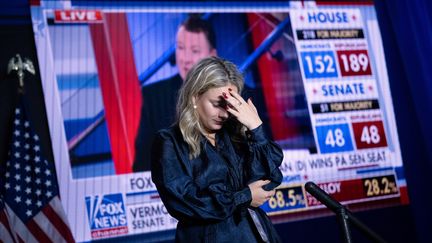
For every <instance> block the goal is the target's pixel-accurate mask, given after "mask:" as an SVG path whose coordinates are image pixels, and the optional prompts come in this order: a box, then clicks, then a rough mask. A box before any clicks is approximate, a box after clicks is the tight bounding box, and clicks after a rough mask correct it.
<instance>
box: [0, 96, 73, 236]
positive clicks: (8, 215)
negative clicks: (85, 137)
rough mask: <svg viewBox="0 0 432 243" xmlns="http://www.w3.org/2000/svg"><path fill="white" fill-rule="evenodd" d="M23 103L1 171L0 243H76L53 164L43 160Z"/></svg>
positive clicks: (20, 106) (20, 104)
mask: <svg viewBox="0 0 432 243" xmlns="http://www.w3.org/2000/svg"><path fill="white" fill-rule="evenodd" d="M22 102H23V100H22V99H21V100H20V103H19V106H18V107H17V108H16V109H15V119H14V124H13V132H12V133H13V135H12V142H11V146H10V150H9V153H8V160H7V161H6V163H1V167H0V192H1V193H0V242H1V241H3V242H75V241H74V239H73V236H72V234H71V231H70V229H69V226H68V224H67V220H66V215H65V213H64V211H63V207H62V204H61V202H60V198H59V190H58V185H57V179H56V175H55V169H54V163H52V162H51V161H47V160H46V159H45V157H44V156H43V154H42V152H41V142H40V138H39V136H38V135H37V134H35V133H34V132H33V129H32V126H31V125H30V122H29V120H28V119H27V117H26V112H25V109H24V105H23V104H22Z"/></svg>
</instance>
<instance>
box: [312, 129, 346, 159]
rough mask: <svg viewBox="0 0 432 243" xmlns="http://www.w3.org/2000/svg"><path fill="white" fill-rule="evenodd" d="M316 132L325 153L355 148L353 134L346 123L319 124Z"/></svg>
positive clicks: (321, 149) (322, 151)
mask: <svg viewBox="0 0 432 243" xmlns="http://www.w3.org/2000/svg"><path fill="white" fill-rule="evenodd" d="M316 134H317V137H318V142H319V148H320V151H321V153H323V154H325V153H334V152H343V151H351V150H353V145H352V142H351V134H350V131H349V127H348V124H346V123H344V124H336V125H327V126H317V127H316Z"/></svg>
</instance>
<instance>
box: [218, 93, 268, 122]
mask: <svg viewBox="0 0 432 243" xmlns="http://www.w3.org/2000/svg"><path fill="white" fill-rule="evenodd" d="M222 96H223V97H224V98H225V100H226V101H227V103H228V104H227V111H228V112H229V113H230V114H231V115H233V116H234V117H235V118H236V119H237V120H238V121H239V122H240V123H242V124H243V125H245V126H246V127H247V128H248V129H249V130H253V129H255V128H257V127H259V126H260V125H261V124H262V121H261V119H260V117H259V115H258V111H257V109H256V107H255V105H254V104H253V103H252V100H251V99H250V98H249V99H248V100H247V102H246V101H245V100H244V99H243V97H241V96H240V95H239V94H238V93H237V92H234V91H233V90H232V89H228V93H225V92H223V93H222Z"/></svg>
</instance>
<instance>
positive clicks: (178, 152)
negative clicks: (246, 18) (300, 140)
mask: <svg viewBox="0 0 432 243" xmlns="http://www.w3.org/2000/svg"><path fill="white" fill-rule="evenodd" d="M243 83H244V80H243V77H242V75H241V74H240V72H239V70H238V69H237V67H236V66H235V65H234V64H232V63H231V62H228V61H225V60H223V59H221V58H218V57H210V58H205V59H203V60H201V61H200V62H198V63H197V64H196V65H195V66H194V67H193V68H192V69H191V70H190V71H189V73H188V75H187V77H186V81H185V82H184V84H183V86H182V88H181V89H180V93H179V98H178V102H177V122H176V123H175V124H174V125H173V126H172V127H170V128H169V129H165V130H161V131H159V132H158V134H157V135H156V138H155V140H154V142H153V146H152V170H151V171H152V179H153V182H154V183H155V184H156V187H157V189H158V191H159V194H160V197H161V199H162V201H163V202H164V204H165V206H166V208H167V210H168V212H169V213H170V214H171V215H172V216H173V217H175V218H176V219H178V221H179V222H178V225H177V232H176V241H177V242H263V241H264V242H279V241H280V240H279V237H278V236H277V234H276V231H275V229H274V228H273V225H272V224H271V222H270V220H269V218H268V217H267V215H266V214H265V213H264V211H262V210H261V209H260V208H258V207H259V206H261V205H262V204H263V203H265V202H266V201H267V200H268V199H269V198H270V197H272V196H273V195H274V193H275V191H274V188H275V187H276V186H278V185H279V184H280V183H281V180H282V174H281V172H280V170H279V165H280V164H281V162H282V159H283V154H282V151H281V149H280V147H279V146H278V145H276V144H275V143H274V142H272V141H270V140H268V139H267V138H266V137H265V135H264V133H263V128H262V125H261V124H262V122H261V119H260V118H259V116H258V113H257V110H256V108H255V106H254V104H253V103H252V101H251V100H250V99H248V100H247V102H246V101H245V100H244V99H243V98H242V97H241V96H240V95H239V93H240V92H241V90H242V88H243Z"/></svg>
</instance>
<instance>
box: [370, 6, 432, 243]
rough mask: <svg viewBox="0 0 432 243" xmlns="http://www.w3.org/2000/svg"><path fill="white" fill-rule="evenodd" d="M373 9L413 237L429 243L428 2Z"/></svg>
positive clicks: (431, 48)
mask: <svg viewBox="0 0 432 243" xmlns="http://www.w3.org/2000/svg"><path fill="white" fill-rule="evenodd" d="M375 6H376V11H377V15H378V20H379V25H380V29H381V33H382V38H383V43H384V49H385V56H386V62H387V67H388V74H389V79H390V87H391V89H392V90H391V91H392V96H393V103H394V108H395V114H396V120H397V126H398V133H399V139H400V145H401V149H402V156H403V160H404V166H405V173H406V178H407V184H408V192H409V196H410V201H411V203H410V209H411V213H412V215H413V217H414V220H415V225H416V230H417V232H416V233H417V239H418V240H419V241H420V242H432V234H430V230H431V228H432V227H431V226H432V223H431V219H432V189H431V188H432V139H431V138H432V123H431V121H432V119H431V116H432V107H431V105H432V95H431V94H432V62H431V58H432V16H431V12H432V1H430V0H397V1H394V0H386V1H382V0H376V1H375ZM406 223H407V224H409V223H410V222H406ZM389 225H391V222H389Z"/></svg>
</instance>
